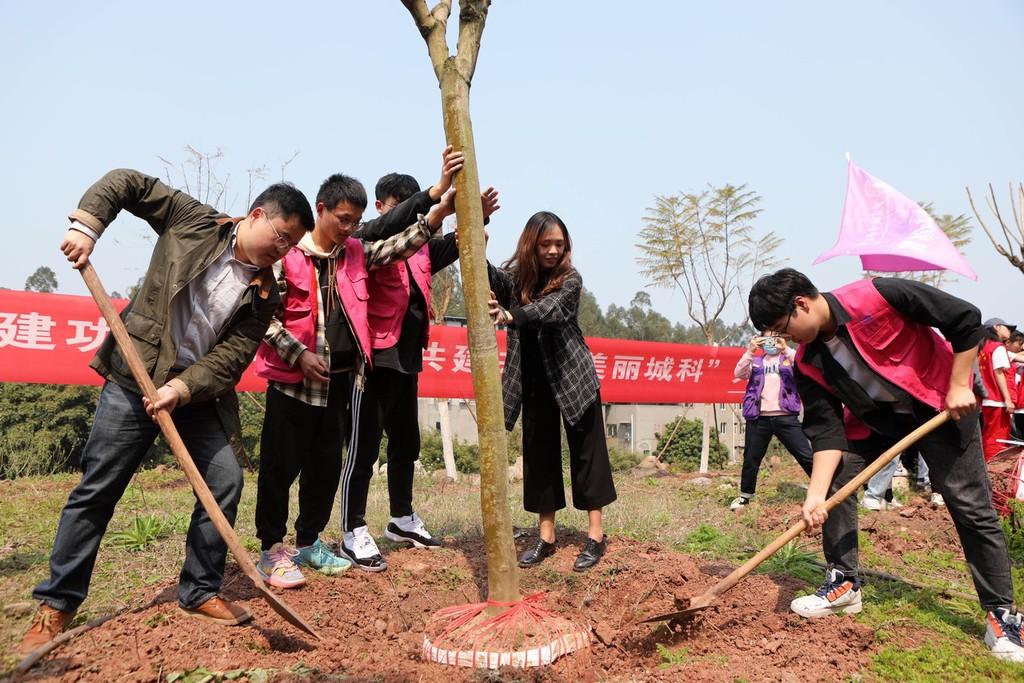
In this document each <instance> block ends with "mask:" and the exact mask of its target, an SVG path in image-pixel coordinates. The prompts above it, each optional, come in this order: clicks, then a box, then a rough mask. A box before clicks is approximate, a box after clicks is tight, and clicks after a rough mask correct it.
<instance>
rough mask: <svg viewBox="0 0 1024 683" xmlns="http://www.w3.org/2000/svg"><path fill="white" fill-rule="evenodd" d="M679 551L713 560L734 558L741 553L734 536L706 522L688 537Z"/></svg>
mask: <svg viewBox="0 0 1024 683" xmlns="http://www.w3.org/2000/svg"><path fill="white" fill-rule="evenodd" d="M679 549H680V550H682V551H683V552H686V553H690V554H692V555H700V556H702V557H712V558H733V557H735V556H736V555H737V554H738V553H739V552H740V549H739V545H738V543H737V542H736V538H735V537H734V536H732V535H731V534H727V533H725V532H723V531H721V530H719V529H717V528H715V527H713V526H711V525H710V524H705V523H704V522H701V524H700V525H699V526H698V527H697V528H696V529H694V530H693V532H691V533H690V535H689V536H687V537H686V540H684V541H683V542H682V544H680V546H679Z"/></svg>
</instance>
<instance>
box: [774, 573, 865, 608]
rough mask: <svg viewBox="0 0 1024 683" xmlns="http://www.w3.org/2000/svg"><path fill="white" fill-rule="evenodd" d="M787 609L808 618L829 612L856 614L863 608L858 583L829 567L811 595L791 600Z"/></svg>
mask: <svg viewBox="0 0 1024 683" xmlns="http://www.w3.org/2000/svg"><path fill="white" fill-rule="evenodd" d="M789 609H791V610H793V611H794V612H796V613H797V614H799V615H800V616H802V617H807V618H809V619H814V618H817V617H825V616H828V615H830V614H857V613H858V612H860V611H861V610H862V609H863V605H862V604H861V599H860V584H859V583H855V582H854V581H852V580H849V579H847V578H846V576H845V575H844V574H843V572H841V571H839V570H838V569H832V568H830V569H828V570H827V571H826V572H825V583H823V584H822V585H821V587H820V588H819V589H818V590H817V591H815V592H814V594H813V595H805V596H803V597H802V598H796V599H795V600H793V602H791V603H789Z"/></svg>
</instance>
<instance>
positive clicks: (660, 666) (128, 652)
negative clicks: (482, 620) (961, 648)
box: [19, 534, 875, 683]
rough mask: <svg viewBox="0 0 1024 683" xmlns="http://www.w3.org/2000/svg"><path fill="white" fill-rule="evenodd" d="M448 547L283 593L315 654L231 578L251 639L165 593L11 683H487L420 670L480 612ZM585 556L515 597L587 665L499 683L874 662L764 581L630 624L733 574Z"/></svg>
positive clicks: (525, 576)
mask: <svg viewBox="0 0 1024 683" xmlns="http://www.w3.org/2000/svg"><path fill="white" fill-rule="evenodd" d="M446 541H447V544H446V545H447V547H446V548H445V549H442V550H439V551H433V552H431V551H425V550H398V551H392V552H391V553H390V554H389V562H390V567H389V569H388V570H387V571H386V572H383V573H381V574H368V573H365V572H359V571H357V570H352V571H350V572H348V573H346V574H344V575H342V576H339V577H334V578H329V577H322V576H318V575H313V576H309V581H308V583H307V584H306V586H304V587H303V588H300V589H297V590H291V591H287V592H285V593H284V597H285V598H286V599H287V601H288V602H289V604H291V605H292V606H293V607H294V608H296V609H297V610H298V611H299V612H300V613H301V614H303V615H304V616H306V617H307V619H309V620H310V621H311V622H312V623H313V624H314V625H315V627H316V628H317V629H318V630H319V631H320V633H321V634H322V635H323V636H324V639H323V641H321V642H319V643H317V642H315V641H314V640H312V639H311V638H308V637H306V636H303V635H302V634H300V633H299V632H298V631H296V630H295V629H293V628H292V627H290V626H288V625H286V624H284V623H283V622H282V621H281V620H280V619H279V618H278V617H277V615H276V614H274V613H273V612H272V611H271V610H270V609H269V607H268V606H267V605H266V604H265V603H264V602H263V601H262V600H261V599H259V598H258V597H257V595H256V592H255V591H254V590H253V589H252V588H251V586H250V585H249V583H248V579H247V578H246V577H245V576H244V575H243V574H241V572H240V571H238V570H237V568H235V567H234V565H231V564H229V574H228V577H227V581H226V585H225V590H224V593H225V595H226V596H228V597H229V598H231V599H233V600H237V601H239V602H241V603H242V604H243V605H245V606H246V607H247V608H248V609H249V610H250V611H252V613H253V615H254V616H255V620H254V623H253V624H252V625H245V626H241V627H231V628H229V627H220V626H214V625H208V624H204V623H200V622H197V621H194V620H192V619H190V618H189V617H187V616H185V615H183V614H182V613H180V612H179V611H178V610H177V606H176V600H175V596H174V586H173V584H171V583H168V584H165V585H164V586H163V589H162V590H160V591H159V592H158V593H157V594H156V595H155V596H154V600H153V603H152V604H151V605H149V606H147V607H145V608H142V609H139V610H136V611H133V612H129V613H125V614H123V615H121V616H119V617H117V618H115V619H113V620H111V621H109V622H107V623H106V624H104V625H103V626H101V627H98V628H95V629H93V630H92V631H89V632H88V633H87V634H85V635H83V636H81V637H80V638H78V639H76V640H74V641H73V642H72V643H70V644H67V645H65V646H64V647H62V648H60V649H59V650H57V651H56V652H54V653H53V654H52V655H51V656H50V657H49V658H48V659H46V660H45V661H44V662H42V663H40V664H39V665H37V667H36V668H35V669H33V670H32V671H31V672H30V673H29V674H27V675H26V676H24V677H21V678H20V679H19V680H48V681H49V680H59V681H87V680H88V681H92V680H107V681H113V680H116V681H153V680H167V677H168V675H169V674H172V673H173V672H180V671H187V670H190V669H194V668H196V667H198V666H202V667H205V668H206V669H208V670H209V671H219V672H225V671H231V670H236V669H244V670H253V669H265V670H272V671H275V672H277V673H275V674H272V678H273V680H290V679H293V678H296V679H297V678H298V675H299V674H297V673H294V672H296V671H301V672H302V673H303V675H304V680H317V679H319V680H355V681H362V680H366V681H371V680H374V681H444V682H446V683H448V682H451V681H459V680H486V676H485V675H483V674H481V673H475V672H471V671H469V670H463V669H455V668H452V667H445V666H441V665H437V664H431V663H426V662H424V661H422V660H421V658H420V656H419V653H420V650H421V647H422V643H423V632H424V623H425V621H426V620H427V619H428V618H429V616H430V615H431V614H432V613H433V612H434V611H436V610H437V609H438V608H440V607H443V606H447V605H452V604H459V603H465V602H476V601H478V600H479V599H480V591H481V587H482V586H483V585H484V580H485V577H484V574H485V571H486V569H485V560H484V555H483V545H482V542H481V539H479V538H468V539H467V538H461V539H455V538H450V539H446ZM581 541H582V537H581V536H572V535H567V534H563V538H561V539H560V541H559V549H558V552H557V554H556V555H555V556H553V557H551V558H549V559H548V560H546V561H545V562H544V563H543V564H542V565H540V566H539V567H536V568H534V569H532V570H528V571H524V572H523V573H522V583H523V590H524V592H529V591H534V590H546V591H547V599H546V603H545V604H546V606H547V607H549V608H551V609H553V610H555V611H557V612H559V613H560V614H562V615H563V616H568V617H571V618H573V619H575V620H577V621H579V622H580V623H584V624H587V625H589V626H590V627H591V628H592V629H593V633H594V639H593V646H592V650H591V652H590V654H589V655H586V656H582V657H579V656H570V657H566V658H564V659H562V660H559V662H557V663H556V664H555V665H554V666H553V667H550V668H548V669H545V670H533V671H522V670H519V671H503V672H500V673H499V674H498V675H497V677H496V678H494V679H492V680H538V681H543V680H579V679H584V680H586V679H590V680H601V681H680V680H686V681H736V680H747V681H768V680H771V681H778V680H789V681H796V680H840V679H843V678H845V677H846V676H848V675H850V674H853V673H855V672H858V671H860V670H861V669H862V668H863V667H864V666H865V665H866V664H867V662H868V660H869V658H870V654H871V652H872V651H873V649H874V648H875V644H874V643H875V638H874V634H873V632H872V631H871V629H869V628H868V627H866V626H864V625H862V624H859V623H858V622H856V621H855V620H854V619H853V618H850V617H843V618H833V619H826V620H819V621H815V622H807V621H804V620H802V619H801V618H799V617H796V616H795V615H792V614H790V613H789V612H788V609H787V608H788V603H789V601H790V600H791V599H792V597H793V596H794V593H795V592H796V591H797V590H798V589H799V588H800V587H801V586H802V584H801V583H800V582H799V581H796V580H793V579H788V578H781V579H773V578H771V577H769V576H766V575H755V576H752V577H750V578H749V579H747V580H746V581H744V582H743V583H742V584H740V585H739V586H738V587H737V588H736V589H734V590H733V591H732V592H731V593H729V594H727V595H726V596H725V598H723V600H722V602H721V603H720V607H718V608H716V609H714V610H711V611H709V612H706V613H705V614H704V616H702V617H700V619H699V620H698V621H697V622H695V623H694V624H693V625H692V627H691V628H689V629H687V630H685V631H683V632H675V633H673V632H670V631H669V630H668V629H667V628H665V627H664V626H661V627H656V626H653V625H649V624H638V623H637V622H638V621H639V620H640V619H643V618H645V617H647V616H652V615H654V614H658V613H662V612H667V611H671V610H672V609H674V598H675V597H676V596H686V595H696V594H698V593H700V592H702V590H704V589H705V588H707V587H709V586H710V585H711V584H712V583H714V581H716V580H717V578H718V577H720V576H722V575H724V574H725V573H727V572H728V571H729V570H730V569H731V567H728V566H725V565H722V564H713V563H704V562H702V561H700V560H697V559H695V558H692V557H690V556H687V555H684V554H681V553H678V552H674V551H672V550H667V549H665V548H664V547H661V546H659V545H656V544H651V543H643V542H637V541H631V540H618V539H613V541H612V542H611V544H610V546H609V551H608V554H607V555H606V556H605V558H604V559H603V560H602V562H601V563H600V564H599V565H598V566H597V567H595V568H594V569H593V570H592V571H591V572H589V573H586V574H576V573H574V572H573V571H572V570H571V566H572V562H573V560H574V559H575V555H576V553H577V552H578V548H579V544H580V542H581ZM666 652H668V654H665V653H666ZM289 672H292V673H289ZM242 680H244V679H242Z"/></svg>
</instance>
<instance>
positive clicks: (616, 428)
mask: <svg viewBox="0 0 1024 683" xmlns="http://www.w3.org/2000/svg"><path fill="white" fill-rule="evenodd" d="M439 400H444V399H433V398H421V399H420V405H419V409H420V429H422V430H424V431H426V430H436V431H438V432H439V431H440V430H441V422H440V418H439V416H438V410H437V403H438V401H439ZM448 411H449V414H450V416H451V423H452V437H453V438H455V439H457V440H459V441H464V442H467V443H473V444H475V443H476V442H477V431H476V404H475V402H474V401H471V400H467V399H448ZM711 414H712V417H713V419H714V424H715V427H716V428H717V430H718V439H719V441H721V443H722V444H723V445H724V446H725V447H726V448H728V449H729V450H730V452H731V453H733V454H734V455H733V457H734V458H735V459H736V460H740V459H742V456H743V436H744V429H745V427H746V422H745V421H744V420H743V415H742V414H741V413H740V405H739V404H738V403H715V404H713V408H712V411H711ZM679 415H683V416H684V417H686V418H687V419H690V420H700V419H701V418H703V416H704V404H702V403H680V404H654V405H647V404H631V403H606V404H605V405H604V424H605V433H606V434H607V436H608V438H609V440H610V441H611V442H612V443H615V444H616V445H618V447H619V448H623V449H625V450H628V451H632V452H634V453H637V454H639V455H651V454H652V453H654V450H655V447H656V446H657V443H658V436H657V435H659V434H664V433H665V425H667V424H669V423H671V422H672V420H674V419H676V417H678V416H679Z"/></svg>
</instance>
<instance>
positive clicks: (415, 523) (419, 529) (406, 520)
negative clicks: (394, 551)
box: [384, 512, 441, 550]
mask: <svg viewBox="0 0 1024 683" xmlns="http://www.w3.org/2000/svg"><path fill="white" fill-rule="evenodd" d="M384 536H385V537H386V538H387V539H388V540H389V541H394V542H395V543H412V546H413V547H414V548H429V549H430V550H433V549H434V548H440V547H441V541H439V540H437V539H436V538H434V537H433V536H431V535H430V532H429V531H427V527H426V525H424V524H423V520H422V519H420V516H419V515H417V514H416V513H415V512H414V513H412V514H411V515H407V516H405V517H392V518H391V521H390V522H388V528H387V529H385V530H384Z"/></svg>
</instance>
